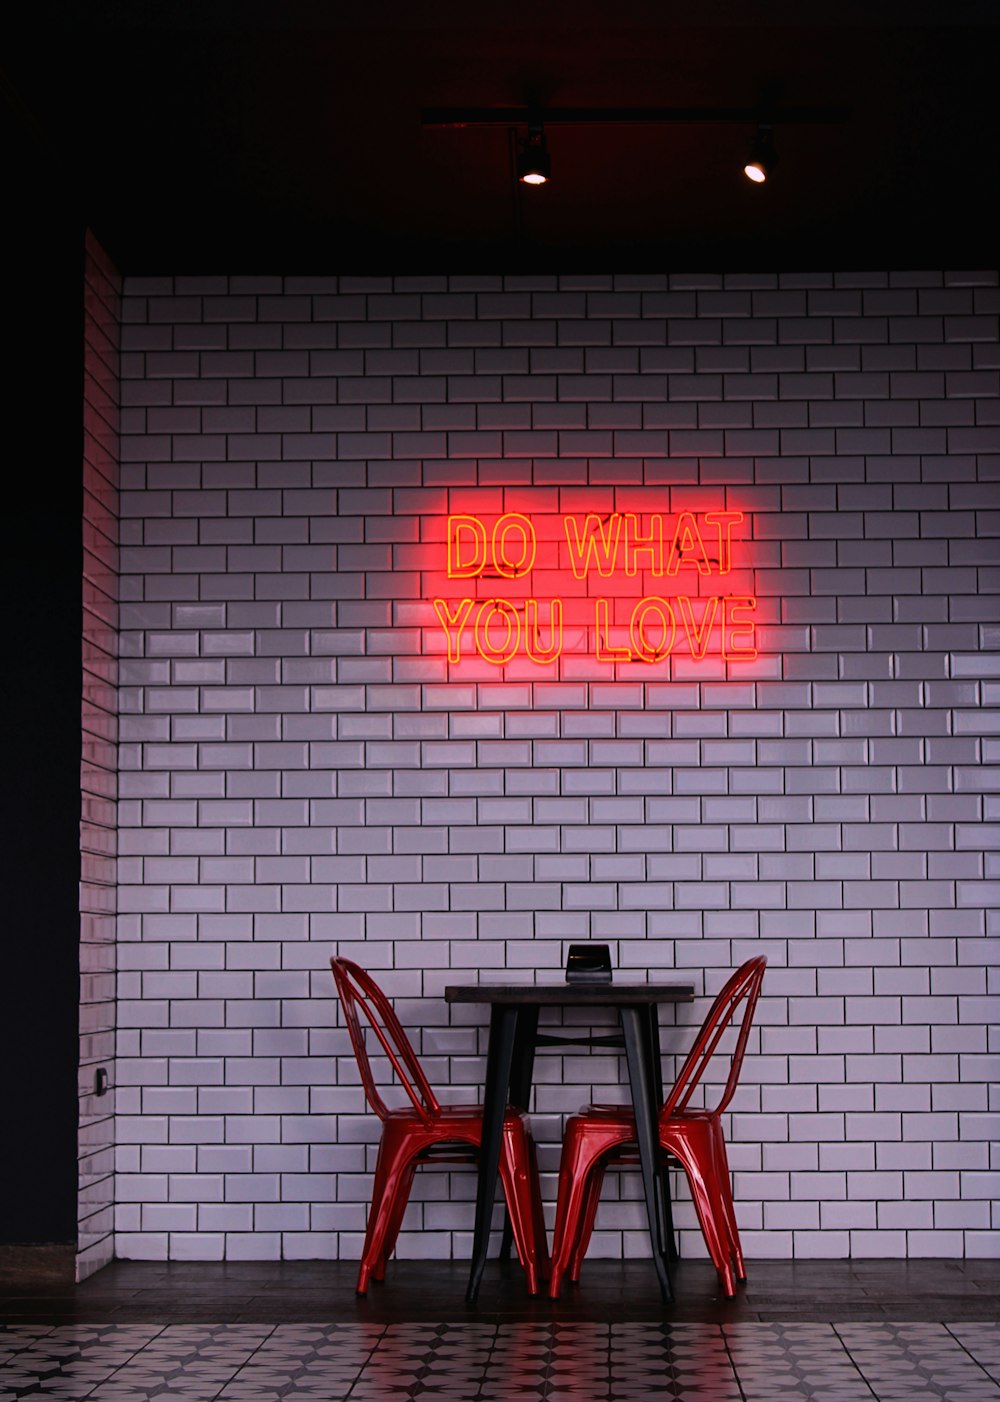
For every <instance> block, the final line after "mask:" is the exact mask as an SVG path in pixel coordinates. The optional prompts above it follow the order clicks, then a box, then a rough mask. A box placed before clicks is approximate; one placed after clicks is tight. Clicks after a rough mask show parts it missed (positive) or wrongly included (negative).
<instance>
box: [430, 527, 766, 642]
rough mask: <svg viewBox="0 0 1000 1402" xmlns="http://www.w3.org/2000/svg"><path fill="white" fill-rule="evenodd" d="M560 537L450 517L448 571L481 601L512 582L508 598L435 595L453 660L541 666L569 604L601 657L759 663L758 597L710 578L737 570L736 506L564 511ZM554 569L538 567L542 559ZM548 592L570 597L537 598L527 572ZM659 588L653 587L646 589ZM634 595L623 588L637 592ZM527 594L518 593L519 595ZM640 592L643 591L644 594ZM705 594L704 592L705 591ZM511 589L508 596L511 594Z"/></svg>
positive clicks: (560, 638)
mask: <svg viewBox="0 0 1000 1402" xmlns="http://www.w3.org/2000/svg"><path fill="white" fill-rule="evenodd" d="M559 519H561V530H559V529H557V530H556V531H555V533H554V535H553V531H552V529H551V527H550V529H549V530H548V531H547V532H546V535H545V538H544V539H543V540H542V542H540V541H539V537H538V532H537V531H536V528H535V526H534V525H533V523H532V521H531V520H530V519H529V518H528V517H527V516H525V515H523V514H522V513H520V512H506V513H505V514H504V515H502V516H500V517H498V518H497V520H496V521H495V522H494V523H493V524H492V525H489V524H487V522H485V521H484V520H483V519H482V518H481V517H478V516H473V515H452V516H449V517H448V538H447V575H448V579H449V581H450V582H451V581H455V582H458V581H468V582H469V583H468V589H469V592H470V594H476V591H477V590H478V589H481V588H482V585H483V584H484V582H485V581H487V580H488V581H490V583H494V582H499V583H500V584H501V586H502V583H503V581H505V580H509V581H512V582H513V581H519V583H518V585H517V592H516V596H515V597H503V596H502V595H500V594H499V593H498V594H492V595H490V597H482V596H481V595H477V596H475V597H469V596H466V597H464V598H463V597H457V598H450V599H446V598H442V597H438V598H435V599H434V600H433V604H434V609H435V612H436V613H437V616H438V619H439V621H440V624H441V627H442V629H443V631H444V637H445V641H446V646H447V653H448V660H449V662H452V663H457V662H459V661H461V659H462V657H463V656H467V655H469V654H473V655H477V656H479V657H481V658H482V659H484V660H485V661H487V662H492V663H494V664H495V665H497V666H503V665H504V664H505V663H507V662H510V661H512V660H513V659H514V658H515V657H518V656H521V657H525V658H527V659H528V660H530V661H531V662H535V663H538V664H540V665H547V664H551V663H554V662H556V661H557V660H558V658H559V657H560V656H561V655H562V653H563V649H564V646H565V643H566V635H567V626H566V618H567V603H568V602H571V604H572V607H573V610H574V620H575V623H576V624H579V623H580V619H581V605H582V606H583V607H584V608H585V610H586V613H587V617H586V623H585V625H584V626H583V627H582V628H575V630H574V635H575V636H585V637H586V638H587V640H588V644H589V646H590V648H591V649H592V651H593V655H594V657H595V658H596V660H597V661H598V662H607V663H616V662H648V663H655V662H660V661H662V660H663V659H664V658H666V657H669V656H670V655H671V653H672V652H674V650H675V649H677V650H678V651H685V652H687V653H688V654H689V656H690V657H691V658H692V659H693V660H694V661H696V662H701V661H704V660H705V659H706V658H707V657H709V656H710V655H713V656H715V657H719V656H721V658H722V659H723V660H724V661H726V662H738V661H752V660H753V659H754V658H755V657H756V656H757V643H756V619H755V613H756V607H757V601H756V599H755V598H754V597H753V596H752V595H749V594H736V593H730V594H726V593H721V592H716V590H717V586H716V585H715V583H714V581H715V579H716V578H722V577H724V576H727V575H729V574H731V572H732V570H733V551H734V535H735V533H736V532H737V530H738V528H739V527H740V526H741V525H742V523H743V521H744V514H743V512H741V511H703V512H699V513H695V512H693V511H682V512H679V513H678V514H677V515H676V516H675V517H665V516H663V515H658V514H654V515H651V516H643V517H639V516H638V515H637V514H634V513H631V512H612V513H611V514H609V515H606V516H598V515H596V514H594V513H589V514H587V515H577V514H572V515H565V516H562V517H561V518H559ZM543 551H544V552H545V553H546V554H548V555H554V556H555V558H556V559H557V560H558V561H559V562H560V563H559V564H558V565H557V566H556V567H555V569H554V568H553V566H552V565H551V564H550V563H545V564H544V565H543V564H541V563H540V555H541V553H542V552H543ZM533 573H535V574H537V575H540V576H541V575H543V574H544V576H545V580H546V584H547V587H548V588H549V589H551V585H552V582H553V579H554V578H555V577H556V575H557V574H559V573H561V574H562V575H563V577H564V578H565V580H566V584H567V586H568V588H567V591H564V592H566V593H568V599H567V598H564V597H560V596H559V595H553V594H551V593H549V594H548V595H547V597H545V598H539V597H538V596H537V594H536V593H535V592H534V591H533V590H532V588H531V585H532V582H533V581H532V575H533ZM659 581H662V584H661V585H660V586H659V588H658V589H657V590H656V592H650V591H649V590H650V584H651V583H653V584H654V585H656V584H658V583H659ZM633 584H634V587H633V588H630V587H629V586H630V585H633ZM525 588H527V589H528V593H527V594H526V595H525V594H524V593H523V591H524V589H525ZM640 589H643V590H646V591H647V592H642V593H640ZM709 590H711V592H708V591H709ZM514 592H515V591H514V590H513V589H512V590H511V593H512V594H513V593H514Z"/></svg>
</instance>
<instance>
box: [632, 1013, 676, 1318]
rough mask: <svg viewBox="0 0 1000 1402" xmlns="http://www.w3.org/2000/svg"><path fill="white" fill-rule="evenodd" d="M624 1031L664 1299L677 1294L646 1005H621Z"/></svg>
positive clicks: (655, 1261)
mask: <svg viewBox="0 0 1000 1402" xmlns="http://www.w3.org/2000/svg"><path fill="white" fill-rule="evenodd" d="M619 1014H620V1016H621V1023H622V1032H623V1033H624V1036H625V1056H626V1060H627V1062H628V1079H629V1085H630V1087H631V1090H632V1107H633V1109H634V1111H635V1129H636V1139H637V1141H638V1145H639V1164H640V1167H641V1169H642V1186H643V1191H644V1194H645V1198H646V1215H647V1218H648V1220H649V1239H650V1242H651V1243H652V1248H653V1264H654V1266H655V1267H656V1275H657V1279H658V1280H659V1282H660V1292H661V1294H662V1295H663V1298H664V1299H665V1300H672V1299H673V1297H674V1292H673V1288H672V1286H671V1284H670V1272H669V1269H668V1266H667V1260H666V1253H665V1249H664V1242H665V1228H666V1223H665V1217H666V1213H665V1208H664V1202H663V1179H662V1177H661V1175H660V1171H659V1135H658V1133H657V1128H656V1123H657V1119H656V1117H657V1112H658V1110H659V1108H660V1107H659V1102H658V1101H657V1100H656V1099H655V1098H654V1096H655V1089H656V1080H657V1070H656V1067H655V1066H654V1064H653V1063H654V1048H653V1046H652V1027H651V1024H650V1020H649V1018H648V1017H647V1015H646V1009H645V1008H644V1007H640V1006H636V1005H634V1004H633V1005H630V1006H623V1007H620V1008H619Z"/></svg>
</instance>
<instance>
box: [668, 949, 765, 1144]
mask: <svg viewBox="0 0 1000 1402" xmlns="http://www.w3.org/2000/svg"><path fill="white" fill-rule="evenodd" d="M766 968H767V959H766V958H765V956H764V955H763V954H759V955H758V956H757V957H756V958H755V959H748V960H747V962H746V963H745V964H743V965H741V966H740V968H738V969H737V970H736V972H735V973H734V974H732V975H731V976H730V978H729V979H728V981H727V982H726V985H725V987H724V988H723V990H722V992H721V993H720V994H719V996H718V997H717V998H716V1000H715V1002H714V1003H713V1004H712V1006H711V1008H710V1009H709V1012H708V1016H707V1017H706V1018H705V1021H704V1022H703V1023H702V1026H701V1031H700V1032H699V1033H698V1036H697V1037H696V1038H695V1043H694V1046H693V1047H692V1048H691V1050H690V1052H689V1053H688V1056H687V1060H686V1061H685V1062H684V1065H683V1066H682V1067H681V1070H680V1075H679V1076H678V1077H677V1080H676V1081H675V1082H674V1087H673V1089H672V1090H671V1092H670V1094H669V1095H668V1096H667V1098H666V1100H665V1102H664V1105H663V1109H662V1110H661V1111H660V1114H661V1116H663V1118H668V1117H669V1116H670V1115H674V1114H681V1113H683V1112H684V1110H685V1109H686V1108H687V1105H688V1102H689V1101H690V1099H691V1096H692V1094H693V1093H694V1091H695V1089H696V1087H697V1085H698V1083H699V1082H700V1080H701V1078H702V1076H703V1075H704V1074H705V1071H706V1069H707V1067H708V1063H709V1062H710V1061H711V1059H712V1057H713V1056H714V1054H715V1052H716V1050H717V1049H718V1047H719V1043H720V1042H721V1041H722V1039H723V1037H724V1035H725V1033H726V1032H727V1031H728V1029H729V1028H730V1027H731V1026H732V1024H733V1023H734V1021H735V1019H736V1017H737V1015H738V1014H740V1013H741V1012H742V1021H741V1022H740V1025H739V1031H738V1034H737V1036H736V1042H735V1046H733V1047H732V1049H731V1050H730V1049H729V1048H728V1047H727V1049H726V1055H728V1056H729V1058H730V1061H729V1075H728V1077H727V1079H726V1084H725V1087H724V1088H723V1092H722V1098H721V1099H720V1101H719V1102H718V1104H717V1105H716V1106H715V1108H714V1110H712V1112H711V1113H712V1114H713V1115H721V1113H722V1111H723V1110H724V1109H725V1108H726V1106H727V1105H728V1104H729V1102H730V1100H732V1098H733V1094H734V1092H735V1090H736V1087H737V1085H738V1083H739V1079H740V1069H741V1067H742V1066H743V1056H744V1053H745V1052H746V1049H747V1038H748V1037H749V1036H750V1026H751V1023H752V1022H753V1015H754V1009H755V1008H756V1006H757V999H758V998H759V997H760V986H761V983H762V982H763V979H764V970H765V969H766Z"/></svg>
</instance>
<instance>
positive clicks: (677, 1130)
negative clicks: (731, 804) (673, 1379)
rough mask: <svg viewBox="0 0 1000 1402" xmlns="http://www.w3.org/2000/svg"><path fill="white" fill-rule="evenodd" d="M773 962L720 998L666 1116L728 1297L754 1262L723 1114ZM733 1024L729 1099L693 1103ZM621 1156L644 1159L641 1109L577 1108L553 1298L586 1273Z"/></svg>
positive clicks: (567, 1147)
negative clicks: (638, 1135) (740, 1219)
mask: <svg viewBox="0 0 1000 1402" xmlns="http://www.w3.org/2000/svg"><path fill="white" fill-rule="evenodd" d="M766 966H767V960H766V958H764V956H763V955H760V956H758V957H757V958H755V959H750V960H748V961H747V962H746V963H745V964H744V965H742V967H741V968H739V969H737V971H736V972H735V973H734V974H733V975H732V976H731V977H730V979H729V980H728V982H727V983H726V986H725V987H724V988H723V990H722V992H721V993H720V994H719V996H718V997H717V998H716V1000H715V1002H714V1003H713V1004H712V1006H711V1008H710V1010H709V1013H708V1016H707V1017H706V1019H705V1021H704V1023H703V1024H702V1028H701V1031H700V1032H699V1033H698V1036H697V1038H696V1040H695V1044H694V1046H693V1047H692V1048H691V1051H690V1052H689V1054H688V1057H687V1060H686V1061H685V1062H684V1065H683V1066H682V1067H681V1071H680V1075H679V1076H678V1077H677V1080H676V1082H675V1084H674V1087H673V1089H672V1090H671V1092H670V1094H669V1095H668V1096H667V1098H666V1100H665V1101H664V1104H663V1108H662V1109H661V1111H660V1118H659V1137H660V1146H661V1148H662V1149H663V1151H664V1154H665V1155H670V1156H671V1157H672V1158H674V1159H677V1160H678V1161H679V1162H680V1164H681V1167H682V1168H683V1169H684V1172H685V1173H686V1174H687V1178H688V1182H689V1184H690V1185H691V1196H692V1198H693V1199H694V1205H695V1210H696V1211H697V1213H698V1221H699V1223H700V1225H701V1230H702V1235H703V1236H704V1238H705V1244H706V1246H707V1247H708V1254H709V1255H710V1256H711V1258H712V1262H713V1264H714V1265H715V1268H716V1270H717V1271H718V1273H719V1281H720V1283H721V1285H722V1289H723V1292H724V1293H725V1294H726V1295H728V1296H732V1295H735V1293H736V1290H735V1284H734V1276H735V1279H736V1280H739V1281H741V1282H742V1281H745V1280H746V1264H745V1262H744V1260H743V1249H742V1247H741V1245H740V1234H739V1229H738V1227H737V1225H736V1213H735V1211H734V1208H733V1193H732V1186H731V1183H730V1174H729V1162H728V1159H727V1157H726V1142H725V1138H724V1136H723V1133H722V1124H721V1120H720V1116H721V1115H722V1112H723V1111H724V1110H725V1109H726V1107H727V1106H728V1104H729V1102H730V1101H731V1100H732V1098H733V1094H734V1092H735V1090H736V1086H737V1084H738V1082H739V1077H740V1068H741V1067H742V1065H743V1056H744V1053H745V1052H746V1045H747V1038H748V1037H749V1035H750V1026H751V1023H752V1022H753V1015H754V1009H755V1007H756V1005H757V999H758V998H759V996H760V988H761V983H762V981H763V978H764V969H765V968H766ZM738 1014H742V1020H741V1021H740V1023H739V1028H738V1031H736V1029H735V1026H734V1024H735V1022H736V1019H737V1016H738ZM730 1027H733V1028H734V1034H735V1036H734V1041H733V1045H732V1048H731V1050H730V1049H729V1048H728V1045H727V1049H726V1052H725V1054H728V1055H729V1057H730V1061H729V1073H728V1077H727V1079H726V1083H725V1086H724V1088H723V1091H722V1095H721V1098H720V1099H719V1101H718V1103H717V1104H716V1105H715V1106H714V1107H713V1108H711V1109H709V1108H707V1107H706V1108H691V1105H690V1101H691V1097H692V1095H693V1094H694V1092H695V1090H696V1089H697V1087H698V1085H699V1083H700V1082H701V1080H702V1077H703V1076H704V1074H705V1071H706V1068H707V1067H708V1063H709V1062H710V1061H711V1059H712V1057H713V1055H714V1054H715V1052H716V1051H717V1050H718V1049H719V1044H720V1043H721V1041H722V1039H723V1036H724V1035H725V1033H726V1032H727V1030H728V1029H729V1028H730ZM614 1162H618V1163H632V1162H637V1158H636V1146H635V1116H634V1115H633V1113H632V1110H631V1108H630V1107H629V1106H618V1105H590V1106H588V1107H587V1108H586V1109H585V1110H582V1111H581V1112H580V1114H578V1115H571V1116H570V1118H569V1120H568V1121H567V1123H566V1132H565V1135H564V1137H563V1149H562V1159H561V1161H560V1165H559V1200H558V1203H557V1205H556V1225H555V1236H554V1239H553V1243H552V1274H551V1276H550V1277H549V1294H550V1296H551V1297H552V1299H553V1300H555V1299H558V1296H559V1290H560V1287H561V1285H562V1280H563V1276H564V1275H567V1274H568V1275H569V1278H570V1280H573V1281H577V1280H579V1279H580V1269H581V1266H582V1265H583V1258H584V1255H585V1253H586V1250H587V1245H588V1243H589V1241H590V1236H591V1232H592V1231H593V1229H594V1219H595V1217H596V1216H597V1204H598V1200H599V1198H600V1195H601V1184H602V1183H603V1181H604V1173H605V1170H606V1169H607V1167H608V1166H609V1164H611V1163H614Z"/></svg>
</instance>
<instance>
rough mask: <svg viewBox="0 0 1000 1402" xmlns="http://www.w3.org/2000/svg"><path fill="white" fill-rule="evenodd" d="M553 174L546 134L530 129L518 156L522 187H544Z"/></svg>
mask: <svg viewBox="0 0 1000 1402" xmlns="http://www.w3.org/2000/svg"><path fill="white" fill-rule="evenodd" d="M551 174H552V166H551V162H550V160H549V152H548V147H547V146H546V145H545V133H544V132H543V131H542V129H541V127H540V126H539V127H530V128H529V129H528V135H527V136H526V137H525V139H524V141H523V142H522V143H521V149H520V151H519V152H518V155H517V178H518V180H520V182H521V184H522V185H544V184H546V183H547V181H548V180H549V178H550V176H551Z"/></svg>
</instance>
